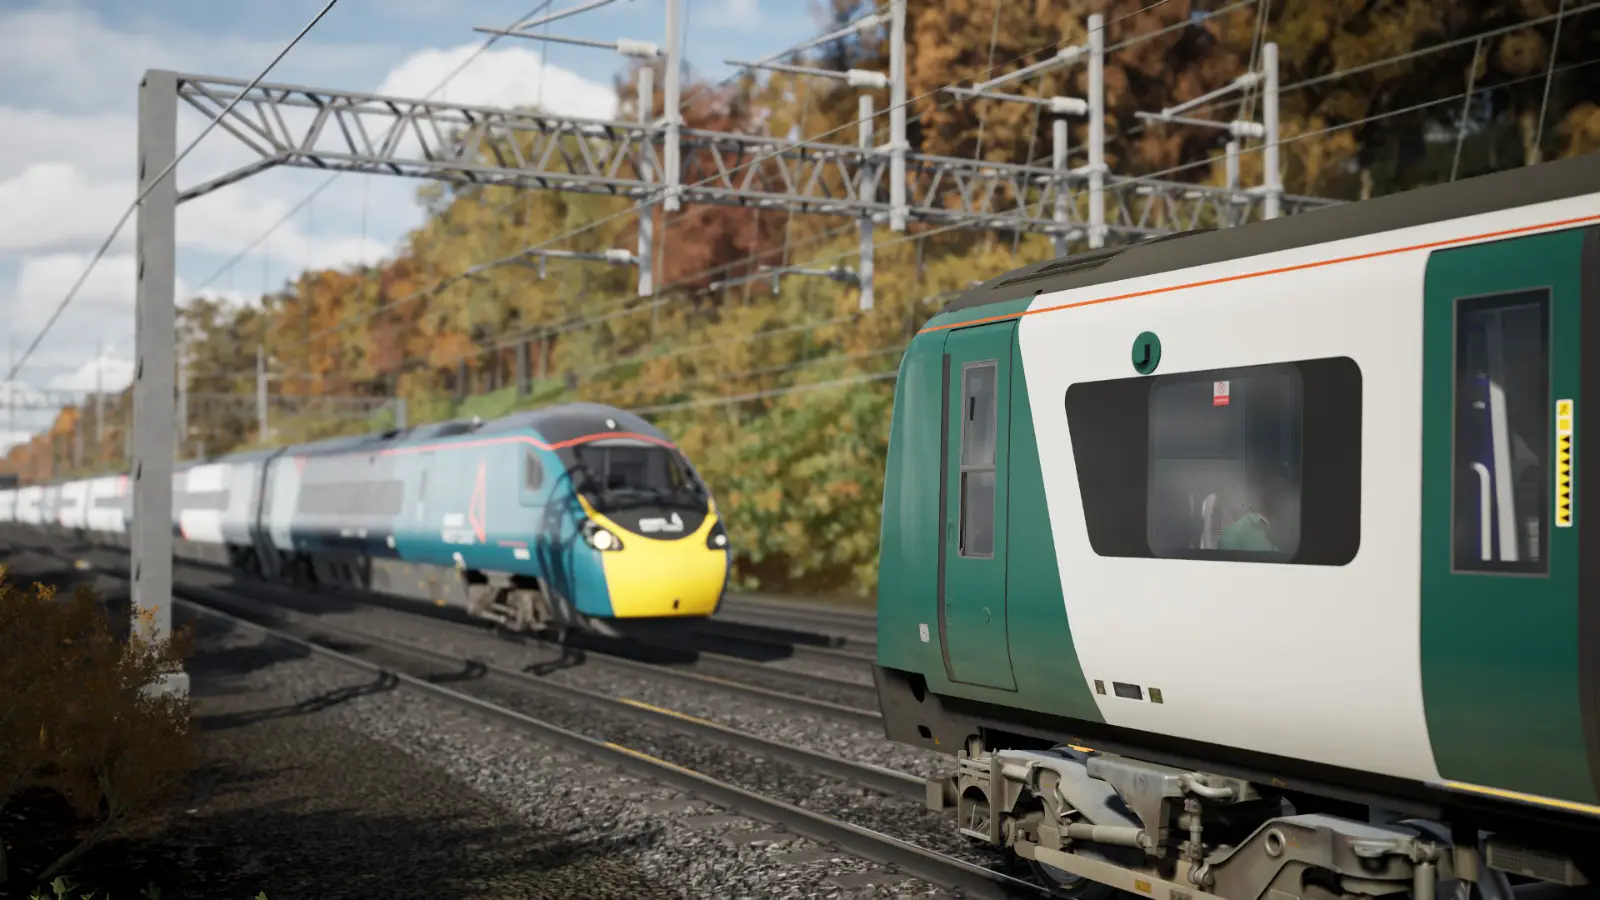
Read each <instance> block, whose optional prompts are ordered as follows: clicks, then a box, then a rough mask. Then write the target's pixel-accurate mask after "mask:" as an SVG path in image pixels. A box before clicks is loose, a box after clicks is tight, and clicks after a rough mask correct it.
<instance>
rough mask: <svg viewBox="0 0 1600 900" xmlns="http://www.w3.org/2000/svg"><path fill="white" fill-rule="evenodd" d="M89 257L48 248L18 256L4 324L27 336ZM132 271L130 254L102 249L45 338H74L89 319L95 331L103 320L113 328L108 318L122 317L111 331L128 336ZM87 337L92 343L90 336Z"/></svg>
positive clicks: (62, 340) (102, 326)
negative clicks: (19, 261)
mask: <svg viewBox="0 0 1600 900" xmlns="http://www.w3.org/2000/svg"><path fill="white" fill-rule="evenodd" d="M88 262H89V255H88V254H84V253H50V254H42V255H38V256H30V257H28V258H27V259H25V260H23V262H22V266H21V267H20V268H19V269H18V270H17V284H16V289H15V293H14V294H13V296H12V298H11V304H10V309H8V310H6V314H7V321H6V324H7V327H8V329H9V330H10V331H12V332H13V333H16V334H19V335H24V336H27V337H29V338H31V337H32V336H33V335H34V334H37V333H38V331H39V329H40V328H42V327H44V323H45V322H46V321H47V320H48V319H49V318H50V315H51V313H53V312H54V311H55V309H56V307H57V306H58V305H59V304H60V303H61V298H63V297H65V296H66V295H67V291H68V290H69V289H71V287H72V285H73V284H74V283H75V282H76V281H77V280H78V278H79V277H80V276H81V275H82V274H83V268H84V266H86V265H87V264H88ZM134 275H135V268H134V259H133V254H131V253H118V254H107V255H106V256H105V257H104V258H103V259H101V260H100V262H99V263H98V264H96V265H95V267H94V271H92V272H90V273H89V277H88V279H86V280H85V281H84V283H83V287H82V288H80V289H79V290H78V294H77V296H76V297H75V298H74V299H73V301H72V305H71V306H69V307H67V310H66V311H65V312H63V313H62V315H61V319H60V320H58V321H57V322H56V324H55V326H54V327H53V328H52V329H51V333H50V337H49V338H47V340H49V341H50V343H51V344H53V345H58V346H59V345H60V344H63V343H68V342H72V343H78V341H73V340H72V338H73V337H74V336H76V335H78V334H80V333H81V332H82V330H83V326H84V325H85V324H87V323H91V322H92V323H95V324H96V325H98V326H99V328H97V329H96V331H97V332H100V333H103V329H105V327H106V326H107V325H112V327H113V328H115V325H113V324H112V323H116V322H121V323H126V324H125V325H123V327H122V328H117V329H116V331H118V332H121V331H125V332H126V335H128V336H131V335H132V333H133V300H134V291H135V282H134ZM178 287H179V288H180V289H185V288H184V287H183V280H182V279H178ZM185 290H186V289H185ZM179 296H182V294H181V293H180V295H179ZM75 326H76V327H75ZM114 333H115V332H114ZM95 336H96V337H98V336H100V334H96V335H95ZM123 336H124V335H117V337H123ZM89 343H90V346H93V343H94V342H93V339H92V338H91V340H90V342H89Z"/></svg>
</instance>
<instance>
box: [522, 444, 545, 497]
mask: <svg viewBox="0 0 1600 900" xmlns="http://www.w3.org/2000/svg"><path fill="white" fill-rule="evenodd" d="M543 484H544V464H543V463H541V462H539V457H538V455H537V454H535V453H534V452H533V451H532V450H525V451H523V454H522V489H523V490H525V491H537V490H538V489H539V488H540V487H541V486H542V485H543Z"/></svg>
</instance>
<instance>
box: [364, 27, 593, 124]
mask: <svg viewBox="0 0 1600 900" xmlns="http://www.w3.org/2000/svg"><path fill="white" fill-rule="evenodd" d="M476 50H477V45H474V44H467V45H463V46H460V47H454V48H452V49H449V50H434V49H428V50H422V51H419V52H417V53H413V54H411V56H410V57H408V58H407V59H406V61H405V62H403V63H401V64H400V65H399V66H397V67H396V68H395V69H394V71H392V72H390V73H389V75H388V77H387V78H385V79H383V83H382V84H380V85H379V86H378V89H377V91H375V93H378V94H384V95H388V96H396V97H422V96H424V95H426V94H427V93H428V92H429V91H431V90H433V88H434V86H435V85H437V84H439V82H441V81H443V80H444V78H445V76H447V75H449V74H450V73H451V72H453V71H455V69H456V67H457V66H460V65H461V64H462V62H464V61H465V60H466V59H467V57H469V56H471V55H472V54H473V53H474V52H475V51H476ZM432 99H434V100H443V101H447V102H451V103H466V104H472V105H479V106H499V107H510V106H532V105H535V104H537V105H539V106H540V107H541V108H542V109H544V110H546V111H548V112H551V113H554V114H556V115H563V116H577V117H582V118H589V119H610V118H613V117H615V116H616V114H617V94H616V91H615V89H613V88H612V87H611V85H609V84H600V83H598V82H594V81H590V80H588V79H586V78H584V77H582V76H581V75H578V74H577V73H575V72H572V71H570V70H568V69H563V68H561V67H560V66H556V65H550V64H548V63H547V64H544V65H541V64H540V60H539V54H537V53H535V52H533V51H530V50H527V49H525V48H523V47H508V48H505V49H494V50H488V51H486V52H484V53H483V54H481V55H480V56H479V57H478V58H477V59H475V60H473V61H472V64H471V65H470V66H468V67H467V68H465V69H463V70H462V71H461V73H460V74H459V75H457V76H455V78H453V79H451V81H450V83H449V84H448V85H446V86H445V87H444V88H443V89H441V90H439V91H438V92H437V93H435V94H433V96H432Z"/></svg>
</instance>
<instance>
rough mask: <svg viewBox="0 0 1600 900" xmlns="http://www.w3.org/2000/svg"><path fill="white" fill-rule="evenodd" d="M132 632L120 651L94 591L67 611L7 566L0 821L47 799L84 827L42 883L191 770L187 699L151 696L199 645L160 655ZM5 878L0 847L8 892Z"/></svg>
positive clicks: (163, 645)
mask: <svg viewBox="0 0 1600 900" xmlns="http://www.w3.org/2000/svg"><path fill="white" fill-rule="evenodd" d="M132 631H133V633H132V634H130V636H129V637H128V639H127V641H126V642H124V641H121V640H118V638H117V637H116V636H115V635H113V634H112V633H111V628H110V625H109V623H108V621H107V615H106V610H105V606H104V604H102V603H101V601H100V599H99V598H97V597H96V596H95V595H94V593H93V592H92V591H90V590H89V589H88V588H87V587H86V586H80V587H79V588H78V589H77V590H76V591H74V592H73V594H72V596H71V597H69V598H67V599H65V600H63V599H61V598H58V597H57V596H56V592H55V590H54V589H53V588H51V587H47V586H45V585H42V584H34V585H32V586H31V587H30V588H28V589H20V588H18V587H16V586H14V585H12V584H11V583H10V581H9V580H8V577H7V573H6V569H5V567H4V566H3V565H0V685H4V686H5V693H4V695H3V697H0V812H3V811H4V809H5V807H6V805H7V803H9V802H10V801H11V800H12V799H13V798H15V797H16V796H17V795H18V794H19V792H21V791H24V790H28V789H31V788H44V789H47V790H51V791H54V792H55V793H57V794H59V795H60V796H61V797H63V798H64V799H65V800H66V801H67V802H68V803H69V804H70V805H71V807H72V809H73V811H74V812H76V813H77V815H78V816H79V817H80V818H81V819H82V820H84V822H85V826H86V827H85V830H84V831H83V832H82V834H81V837H80V839H79V841H78V842H77V844H76V845H74V846H73V847H71V848H70V849H69V850H67V852H66V853H64V854H63V855H62V856H61V857H60V858H58V859H56V860H55V861H54V862H52V863H50V865H48V866H46V867H45V869H44V870H43V871H42V872H40V873H39V875H38V879H39V881H40V882H48V881H49V880H50V879H51V878H53V877H54V876H55V875H56V874H57V873H58V872H61V871H63V870H65V869H66V868H67V867H68V866H69V865H71V864H72V863H73V862H74V861H76V860H77V859H78V858H79V857H81V856H82V855H83V854H84V853H85V852H87V851H88V850H89V849H90V848H92V847H93V846H94V845H95V844H97V843H99V842H100V841H102V840H104V839H106V838H107V837H109V836H111V835H112V834H114V833H116V832H117V830H118V829H119V828H121V827H122V826H124V825H125V824H127V823H128V822H129V821H130V820H131V819H132V818H133V817H134V816H137V815H138V814H140V813H142V812H144V811H146V810H148V809H150V808H151V807H153V806H155V805H156V804H157V803H159V802H160V801H161V800H163V799H165V798H166V796H167V795H168V792H169V791H170V790H171V789H172V788H173V787H175V786H176V785H177V783H178V782H179V781H180V780H182V778H183V777H184V776H185V775H187V774H188V772H189V771H191V769H192V767H193V764H194V760H195V757H196V751H195V746H194V742H193V738H192V735H191V734H190V732H189V704H188V700H187V698H174V697H169V696H164V695H161V694H158V693H156V692H153V691H150V690H149V687H150V686H151V685H152V684H155V683H157V682H159V680H160V678H161V676H162V675H164V674H167V673H169V672H173V671H176V670H177V669H178V668H179V667H180V666H181V665H182V662H183V660H184V659H185V658H186V657H187V656H188V650H189V647H190V646H191V644H192V635H191V634H190V633H189V632H188V631H187V629H185V630H182V631H179V632H176V633H175V634H174V635H173V636H172V638H171V639H170V640H168V641H164V642H159V643H152V642H150V641H148V640H146V639H145V638H143V637H142V636H141V635H140V634H139V633H138V629H132ZM6 875H7V872H6V863H5V848H4V845H3V843H0V882H3V881H5V880H6ZM63 884H64V883H63Z"/></svg>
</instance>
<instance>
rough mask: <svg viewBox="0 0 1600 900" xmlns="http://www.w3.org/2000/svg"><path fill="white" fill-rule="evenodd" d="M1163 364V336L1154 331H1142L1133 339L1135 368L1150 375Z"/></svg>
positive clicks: (1136, 370)
mask: <svg viewBox="0 0 1600 900" xmlns="http://www.w3.org/2000/svg"><path fill="white" fill-rule="evenodd" d="M1159 365H1161V338H1158V337H1156V333H1155V332H1154V331H1145V332H1141V333H1140V334H1139V336H1138V337H1136V338H1134V339H1133V370H1134V371H1135V372H1138V373H1139V374H1140V375H1149V374H1150V373H1151V372H1154V371H1155V370H1156V366H1159Z"/></svg>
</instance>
